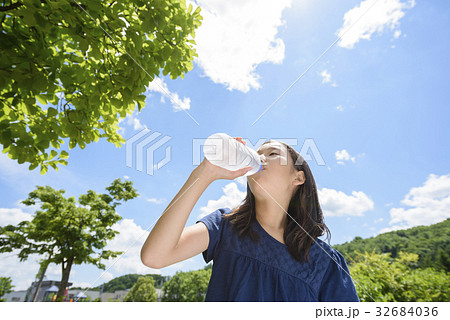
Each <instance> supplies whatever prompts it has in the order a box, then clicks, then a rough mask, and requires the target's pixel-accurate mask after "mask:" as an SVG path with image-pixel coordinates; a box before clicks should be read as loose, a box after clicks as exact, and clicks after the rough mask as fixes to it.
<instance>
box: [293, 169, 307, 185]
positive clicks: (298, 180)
mask: <svg viewBox="0 0 450 320" xmlns="http://www.w3.org/2000/svg"><path fill="white" fill-rule="evenodd" d="M305 181H306V178H305V173H304V172H303V171H297V172H296V173H295V179H294V182H293V184H294V185H296V186H299V185H302V184H304V183H305Z"/></svg>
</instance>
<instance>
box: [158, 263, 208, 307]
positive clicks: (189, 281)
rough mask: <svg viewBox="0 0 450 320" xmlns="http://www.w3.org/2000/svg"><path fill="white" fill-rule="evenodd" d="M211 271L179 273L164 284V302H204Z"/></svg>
mask: <svg viewBox="0 0 450 320" xmlns="http://www.w3.org/2000/svg"><path fill="white" fill-rule="evenodd" d="M210 277H211V269H201V270H196V271H189V272H182V271H178V272H177V273H176V274H175V275H174V276H173V277H172V278H171V279H170V280H168V281H167V282H166V283H164V286H163V291H164V294H163V296H162V298H161V301H164V302H176V301H177V302H188V301H190V302H194V301H204V300H205V296H206V290H207V289H208V283H209V279H210Z"/></svg>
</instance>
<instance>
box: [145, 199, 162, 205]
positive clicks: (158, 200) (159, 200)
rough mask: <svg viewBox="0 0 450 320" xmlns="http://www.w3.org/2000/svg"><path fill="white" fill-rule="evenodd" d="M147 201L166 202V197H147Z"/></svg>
mask: <svg viewBox="0 0 450 320" xmlns="http://www.w3.org/2000/svg"><path fill="white" fill-rule="evenodd" d="M147 201H148V202H152V203H156V204H161V203H164V202H166V199H163V198H160V199H156V198H147Z"/></svg>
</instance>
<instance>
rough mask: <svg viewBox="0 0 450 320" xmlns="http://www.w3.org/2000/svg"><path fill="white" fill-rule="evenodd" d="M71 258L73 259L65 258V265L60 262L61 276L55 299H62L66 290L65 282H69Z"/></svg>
mask: <svg viewBox="0 0 450 320" xmlns="http://www.w3.org/2000/svg"><path fill="white" fill-rule="evenodd" d="M73 259H74V258H73V257H70V258H69V259H68V260H67V262H66V265H65V266H64V261H63V263H62V278H61V283H60V285H59V290H58V294H57V296H56V301H59V302H61V301H63V300H64V294H65V292H66V287H67V283H68V282H69V276H70V269H71V268H72V263H73Z"/></svg>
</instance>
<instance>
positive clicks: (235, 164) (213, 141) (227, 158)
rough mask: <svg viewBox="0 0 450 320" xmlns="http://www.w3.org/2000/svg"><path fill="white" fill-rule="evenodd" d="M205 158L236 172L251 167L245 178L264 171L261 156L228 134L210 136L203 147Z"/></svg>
mask: <svg viewBox="0 0 450 320" xmlns="http://www.w3.org/2000/svg"><path fill="white" fill-rule="evenodd" d="M203 153H204V154H205V158H206V159H208V161H209V162H211V163H212V164H214V165H216V166H219V167H222V168H225V169H228V170H231V171H236V170H239V169H242V168H245V167H249V166H251V167H252V169H251V170H249V171H248V172H247V173H245V174H244V176H250V175H252V174H255V173H256V172H258V171H259V170H261V169H262V162H261V158H260V155H259V154H258V153H257V152H256V151H255V150H253V149H251V148H249V147H247V146H246V145H244V144H243V143H241V142H239V141H237V140H236V139H233V138H232V137H230V136H229V135H227V134H226V133H215V134H213V135H211V136H209V137H208V138H207V139H206V141H205V144H204V145H203Z"/></svg>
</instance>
